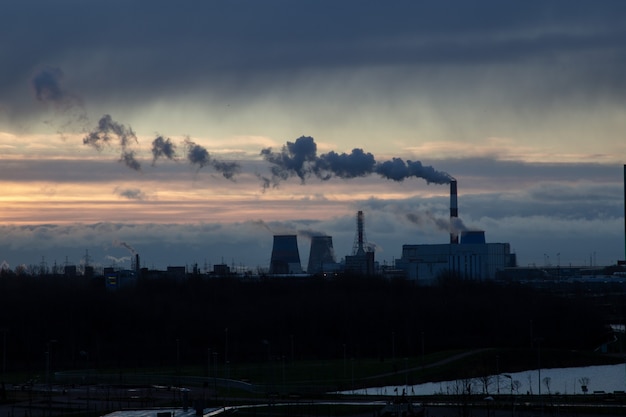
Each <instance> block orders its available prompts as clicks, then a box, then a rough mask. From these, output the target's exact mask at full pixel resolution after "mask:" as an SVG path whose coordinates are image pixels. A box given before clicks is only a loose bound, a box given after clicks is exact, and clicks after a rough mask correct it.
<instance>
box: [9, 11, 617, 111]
mask: <svg viewBox="0 0 626 417" xmlns="http://www.w3.org/2000/svg"><path fill="white" fill-rule="evenodd" d="M99 4H101V5H102V6H103V7H98V5H99ZM105 5H106V7H104V6H105ZM625 17H626V3H624V2H621V1H604V2H602V3H601V6H599V5H598V4H597V3H595V2H587V1H568V2H563V1H557V0H554V1H542V2H515V1H496V0H482V1H472V2H466V1H442V2H415V1H396V2H392V3H383V2H379V1H361V0H346V1H341V2H337V1H329V0H315V1H313V0H308V1H307V0H305V1H298V2H293V1H287V0H268V1H263V2H258V1H228V2H227V1H205V2H186V3H185V4H183V5H181V4H178V3H174V2H170V1H165V0H155V1H151V2H147V1H134V2H127V1H121V0H113V1H108V2H106V3H104V2H98V1H96V2H76V1H71V0H60V1H55V2H50V1H45V0H39V1H36V0H32V1H24V2H10V3H9V4H6V5H4V7H3V13H2V14H1V16H0V38H1V39H3V40H4V42H3V47H2V49H0V62H2V63H3V65H2V66H1V67H0V97H2V98H1V99H0V100H2V102H0V104H3V105H4V106H6V107H7V108H8V112H9V113H15V112H25V113H27V112H29V111H31V110H30V109H29V108H28V107H27V106H26V102H24V101H22V102H17V101H14V100H13V99H14V98H15V97H16V96H17V95H19V94H20V92H21V87H20V86H21V85H23V84H24V81H25V77H26V75H25V74H33V72H35V69H36V68H38V67H41V66H42V65H51V66H53V67H54V66H58V65H61V63H62V68H63V71H64V73H65V74H66V75H67V76H68V78H69V77H70V74H71V78H72V79H73V80H74V81H75V82H76V84H81V85H83V86H84V88H85V89H87V90H89V91H85V94H86V95H85V97H86V96H89V98H90V100H94V101H98V100H102V99H106V98H111V97H119V95H120V94H123V95H124V97H127V98H128V99H129V100H130V101H134V102H142V101H144V100H146V99H147V98H149V97H154V96H156V95H161V94H163V95H168V94H171V93H174V92H176V93H179V92H181V91H182V90H187V91H191V90H196V89H197V87H198V85H199V84H202V85H204V84H207V85H210V89H211V91H213V92H216V91H221V93H223V94H229V95H233V94H237V93H238V92H239V91H241V92H243V91H245V92H246V94H250V93H251V92H254V91H255V90H258V89H261V90H262V89H265V88H272V87H273V83H271V82H270V83H268V80H284V78H285V76H286V75H293V74H294V73H297V72H300V71H303V70H309V69H313V70H322V71H323V70H328V69H337V68H342V69H346V68H348V69H357V68H365V67H377V66H400V67H401V66H412V67H420V68H424V69H426V70H432V69H436V68H433V65H438V66H440V67H441V66H463V65H477V64H478V65H482V64H488V65H498V64H502V63H503V64H505V65H511V64H512V63H513V64H519V63H521V62H524V61H529V60H530V61H537V62H540V63H543V64H547V65H546V70H553V71H557V72H560V71H562V70H563V69H566V70H567V73H568V74H569V76H568V77H565V78H566V79H567V80H569V82H568V83H567V84H568V86H570V87H571V81H572V80H577V81H580V82H578V83H577V84H578V85H577V88H578V89H591V90H597V89H598V88H600V89H601V90H603V91H607V92H613V93H614V94H623V91H621V93H620V92H619V91H618V90H615V87H624V79H623V77H622V76H621V74H623V72H624V69H625V67H626V63H625V61H626V59H625V58H626V56H625V54H624V40H625V38H626V29H625V28H624V25H623V21H624V18H625ZM112 21H114V22H115V25H111V24H109V22H112ZM24 22H30V24H31V27H33V26H36V27H37V30H30V29H29V28H28V27H27V26H26V25H25V24H24ZM67 28H71V30H69V29H67ZM138 28H140V29H138ZM76 34H80V35H76ZM590 56H595V57H596V58H598V57H601V59H602V61H603V62H606V63H610V64H611V65H595V64H596V62H597V61H596V60H590V59H589V58H590ZM93 57H97V62H95V63H93V64H89V63H90V62H93ZM131 60H132V63H133V64H132V65H118V63H119V62H130V61H131ZM180 62H185V65H180ZM251 64H252V65H251ZM572 75H574V76H573V77H572ZM94 80H97V82H94ZM244 80H245V82H242V81H244ZM37 85H39V89H38V93H37V95H38V97H44V96H48V97H52V98H53V97H58V95H59V94H62V93H63V90H62V89H57V88H56V87H58V86H59V84H58V77H57V75H55V73H54V71H48V72H46V73H42V74H39V76H38V77H37ZM155 86H159V88H155ZM239 86H241V87H239ZM563 88H565V86H563ZM555 93H556V92H555Z"/></svg>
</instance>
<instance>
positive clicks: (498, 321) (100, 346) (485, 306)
mask: <svg viewBox="0 0 626 417" xmlns="http://www.w3.org/2000/svg"><path fill="white" fill-rule="evenodd" d="M589 303H590V299H588V298H585V297H582V296H581V297H556V296H553V295H550V294H547V293H540V292H536V291H533V290H531V289H527V288H521V287H513V286H500V285H496V284H493V283H482V284H478V283H474V284H471V283H456V284H454V285H442V286H437V287H432V288H424V287H417V286H415V285H412V284H410V283H407V282H404V281H387V280H383V279H375V278H368V279H364V278H356V277H353V278H342V279H336V280H322V279H315V278H309V279H305V280H296V279H284V280H274V279H267V280H262V281H258V282H241V281H238V280H235V279H210V280H207V279H199V278H198V279H194V278H191V279H188V280H186V281H184V282H178V281H173V280H172V281H170V280H140V281H139V282H138V283H137V285H135V286H133V287H128V288H123V289H120V290H118V291H107V290H106V289H105V286H104V282H103V281H102V280H101V279H91V280H89V279H86V278H82V277H79V278H64V277H55V278H52V277H3V278H0V317H1V318H0V328H2V329H4V332H5V335H6V339H5V340H6V363H7V371H17V370H24V371H27V372H40V371H43V370H44V369H45V367H46V366H50V367H51V368H52V369H53V370H60V369H76V368H104V367H148V366H151V367H152V366H163V367H174V366H178V365H181V366H188V365H194V364H195V365H199V366H202V365H203V364H207V362H208V357H209V355H210V357H211V358H212V359H211V361H212V362H215V363H219V364H223V363H224V362H225V361H226V360H227V361H229V362H230V363H233V364H234V363H244V362H250V361H263V360H268V359H269V358H274V359H275V358H284V359H285V360H292V359H322V358H325V359H331V358H335V359H340V358H345V357H347V358H363V357H373V358H380V360H390V359H393V358H402V357H407V356H413V357H415V356H419V355H421V354H424V353H431V352H435V351H441V350H445V349H457V348H478V347H513V348H525V347H531V346H532V345H533V343H536V341H538V340H539V341H540V343H541V346H542V347H545V348H565V349H586V350H590V349H592V348H594V347H596V346H598V345H599V344H600V343H601V342H602V341H604V340H605V339H606V329H605V328H604V326H603V324H604V322H603V317H602V316H601V314H600V311H599V310H598V309H597V308H594V307H592V306H591V305H590V304H589ZM533 340H534V341H535V342H533ZM209 349H210V351H209ZM48 360H49V361H50V362H49V363H48V362H47V361H48Z"/></svg>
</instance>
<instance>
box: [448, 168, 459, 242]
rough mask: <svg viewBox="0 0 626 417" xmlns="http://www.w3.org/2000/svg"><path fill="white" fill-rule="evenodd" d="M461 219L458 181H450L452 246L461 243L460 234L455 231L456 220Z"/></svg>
mask: <svg viewBox="0 0 626 417" xmlns="http://www.w3.org/2000/svg"><path fill="white" fill-rule="evenodd" d="M458 217H459V207H458V202H457V194H456V180H455V179H453V180H451V181H450V244H451V245H456V244H458V243H459V234H458V232H457V231H456V230H455V225H456V219H457V218H458Z"/></svg>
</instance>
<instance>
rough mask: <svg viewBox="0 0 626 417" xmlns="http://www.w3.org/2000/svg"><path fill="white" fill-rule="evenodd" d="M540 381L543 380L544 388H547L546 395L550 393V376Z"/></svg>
mask: <svg viewBox="0 0 626 417" xmlns="http://www.w3.org/2000/svg"><path fill="white" fill-rule="evenodd" d="M542 381H543V385H545V386H546V389H547V390H548V395H550V382H552V378H550V377H549V376H547V377H545V378H544V379H543V380H542Z"/></svg>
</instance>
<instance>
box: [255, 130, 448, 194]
mask: <svg viewBox="0 0 626 417" xmlns="http://www.w3.org/2000/svg"><path fill="white" fill-rule="evenodd" d="M261 156H263V158H264V159H265V160H266V161H267V162H269V163H270V164H272V166H271V168H270V170H271V173H272V177H271V178H267V177H263V176H261V179H262V182H263V187H264V188H266V187H267V186H269V185H273V186H274V187H277V186H278V184H279V183H280V181H283V180H286V179H288V178H290V177H292V176H297V177H299V178H300V180H301V181H302V183H304V182H305V180H306V179H307V178H308V177H310V176H311V175H314V176H316V177H317V178H319V179H321V180H324V181H326V180H329V179H331V178H332V177H338V178H343V179H350V178H358V177H365V176H368V175H371V174H374V173H375V174H378V175H380V176H381V177H383V178H386V179H390V180H394V181H403V180H405V179H407V178H411V177H416V178H422V179H424V180H426V182H428V183H435V184H447V183H449V182H450V180H451V179H452V177H451V176H450V175H449V174H447V173H445V172H441V171H437V170H436V169H434V168H433V167H431V166H423V165H422V163H421V162H419V161H406V162H405V161H404V160H402V159H401V158H393V159H392V160H391V161H384V162H376V160H375V158H374V155H372V154H371V153H369V152H368V153H366V152H364V151H363V150H362V149H358V148H356V149H353V150H352V152H351V153H349V154H346V153H342V154H337V153H336V152H334V151H331V152H329V153H325V154H322V155H319V156H318V155H317V145H316V144H315V140H314V139H313V138H312V137H310V136H301V137H299V138H298V139H296V140H295V142H287V143H286V144H285V145H284V146H283V147H282V149H281V150H280V151H279V152H276V151H273V150H272V148H265V149H263V150H261Z"/></svg>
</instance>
